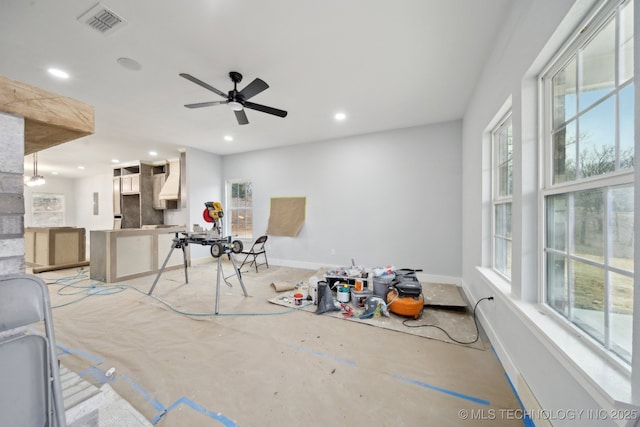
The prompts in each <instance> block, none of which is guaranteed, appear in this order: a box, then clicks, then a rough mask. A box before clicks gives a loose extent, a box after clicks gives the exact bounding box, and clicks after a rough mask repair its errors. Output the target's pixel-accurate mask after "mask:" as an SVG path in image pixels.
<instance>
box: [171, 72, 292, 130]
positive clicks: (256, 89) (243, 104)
mask: <svg viewBox="0 0 640 427" xmlns="http://www.w3.org/2000/svg"><path fill="white" fill-rule="evenodd" d="M180 76H181V77H184V78H185V79H187V80H190V81H192V82H193V83H195V84H197V85H199V86H202V87H203V88H205V89H208V90H210V91H211V92H213V93H216V94H218V95H220V96H221V97H223V98H226V100H225V101H212V102H200V103H197V104H187V105H185V107H187V108H202V107H210V106H212V105H220V104H227V105H228V106H229V107H231V109H232V110H233V112H234V113H235V114H236V119H237V120H238V124H241V125H246V124H249V120H248V119H247V115H246V114H245V112H244V109H245V108H249V109H251V110H256V111H261V112H263V113H267V114H273V115H274V116H278V117H286V116H287V112H286V111H283V110H278V109H277V108H273V107H267V106H266V105H260V104H255V103H253V102H249V101H248V99H249V98H252V97H254V96H256V95H257V94H259V93H260V92H262V91H263V90H265V89H267V88H268V87H269V85H268V84H266V83H265V82H264V81H263V80H261V79H255V80H254V81H252V82H251V83H249V84H248V85H247V86H246V87H245V88H244V89H242V90H241V91H238V83H240V82H241V81H242V74H240V73H238V72H237V71H231V72H230V73H229V77H231V81H232V82H233V90H230V91H229V93H228V94H225V93H224V92H222V91H221V90H218V89H216V88H215V87H213V86H211V85H208V84H207V83H205V82H203V81H202V80H199V79H197V78H195V77H193V76H192V75H190V74H186V73H180Z"/></svg>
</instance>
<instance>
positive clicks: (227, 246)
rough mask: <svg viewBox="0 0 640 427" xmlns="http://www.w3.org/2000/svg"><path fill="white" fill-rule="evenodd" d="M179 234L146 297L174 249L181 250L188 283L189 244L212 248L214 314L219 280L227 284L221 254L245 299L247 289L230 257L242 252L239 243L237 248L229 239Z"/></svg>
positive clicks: (218, 296)
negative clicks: (214, 276)
mask: <svg viewBox="0 0 640 427" xmlns="http://www.w3.org/2000/svg"><path fill="white" fill-rule="evenodd" d="M181 234H182V236H180V235H179V234H178V233H176V237H175V238H174V239H173V241H172V243H171V250H170V251H169V254H168V255H167V258H166V259H165V260H164V263H163V264H162V267H161V268H160V271H158V275H157V276H156V278H155V280H154V281H153V285H152V286H151V289H150V290H149V293H148V294H147V295H151V294H152V293H153V289H154V288H155V287H156V285H157V284H158V279H160V275H161V274H162V272H163V271H164V269H165V267H166V266H167V263H168V262H169V258H171V254H172V253H173V250H174V249H182V258H183V260H184V279H185V282H186V283H189V276H188V274H187V254H186V252H185V250H184V248H185V247H186V246H188V245H189V244H198V245H202V246H211V248H212V250H211V255H212V256H214V258H217V259H218V272H217V281H216V314H218V311H219V307H220V278H223V280H224V281H225V282H226V283H227V284H228V282H227V280H226V279H227V278H226V277H224V273H223V271H222V255H223V254H226V255H227V256H228V257H229V259H230V260H231V263H232V264H233V269H234V270H235V273H236V276H238V281H239V282H240V286H242V292H243V293H244V296H245V297H248V296H249V294H247V289H246V288H245V287H244V282H243V281H242V274H241V273H240V269H239V268H238V266H237V264H236V260H235V259H234V258H233V256H232V255H231V253H232V252H234V253H235V252H239V251H242V245H241V243H240V245H239V246H238V243H239V242H238V241H234V242H233V243H232V242H231V241H230V240H231V238H227V239H219V238H209V237H208V236H207V235H206V234H204V235H203V234H202V233H184V232H183V233H181ZM238 249H239V250H238ZM229 277H230V276H229ZM229 286H231V285H229Z"/></svg>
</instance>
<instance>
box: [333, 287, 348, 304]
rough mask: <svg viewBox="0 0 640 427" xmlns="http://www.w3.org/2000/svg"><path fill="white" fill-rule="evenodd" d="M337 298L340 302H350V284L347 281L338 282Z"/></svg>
mask: <svg viewBox="0 0 640 427" xmlns="http://www.w3.org/2000/svg"><path fill="white" fill-rule="evenodd" d="M336 299H337V300H338V302H349V285H347V284H346V283H338V289H337V290H336Z"/></svg>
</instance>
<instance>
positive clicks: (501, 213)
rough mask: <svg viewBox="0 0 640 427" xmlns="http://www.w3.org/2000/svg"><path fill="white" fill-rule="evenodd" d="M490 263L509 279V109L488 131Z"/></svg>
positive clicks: (511, 157) (510, 256) (511, 182)
mask: <svg viewBox="0 0 640 427" xmlns="http://www.w3.org/2000/svg"><path fill="white" fill-rule="evenodd" d="M491 153H492V155H491V171H492V173H491V181H492V186H491V188H492V190H491V193H492V194H491V201H492V212H493V213H492V227H491V229H492V236H493V238H492V267H493V269H494V270H496V271H497V272H498V273H500V274H501V275H503V276H504V277H505V278H507V279H509V280H510V279H511V259H512V236H511V230H512V227H511V224H512V220H511V219H512V209H511V207H512V196H513V128H512V126H511V112H509V113H508V114H507V115H506V116H505V117H504V118H503V119H502V120H500V122H499V124H498V125H497V126H496V127H495V128H494V129H493V130H492V132H491Z"/></svg>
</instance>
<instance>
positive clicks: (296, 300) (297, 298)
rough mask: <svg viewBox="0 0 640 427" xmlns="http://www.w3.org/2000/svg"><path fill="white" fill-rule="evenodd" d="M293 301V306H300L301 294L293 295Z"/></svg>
mask: <svg viewBox="0 0 640 427" xmlns="http://www.w3.org/2000/svg"><path fill="white" fill-rule="evenodd" d="M293 301H294V303H295V305H302V294H299V293H298V294H293Z"/></svg>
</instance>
